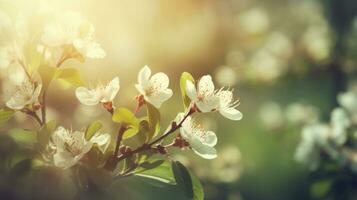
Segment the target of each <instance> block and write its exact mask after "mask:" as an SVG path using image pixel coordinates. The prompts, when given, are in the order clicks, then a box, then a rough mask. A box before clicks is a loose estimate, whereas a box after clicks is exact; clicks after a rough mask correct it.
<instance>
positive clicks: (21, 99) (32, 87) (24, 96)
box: [6, 79, 42, 110]
mask: <svg viewBox="0 0 357 200" xmlns="http://www.w3.org/2000/svg"><path fill="white" fill-rule="evenodd" d="M41 89H42V84H37V83H32V82H31V81H29V80H27V79H26V80H25V81H23V82H22V84H21V85H19V86H17V87H16V90H15V92H14V94H13V95H12V97H11V98H10V100H8V101H7V102H6V106H7V107H9V108H11V109H14V110H21V109H23V108H25V107H26V106H29V105H33V104H36V103H38V97H39V96H40V93H41Z"/></svg>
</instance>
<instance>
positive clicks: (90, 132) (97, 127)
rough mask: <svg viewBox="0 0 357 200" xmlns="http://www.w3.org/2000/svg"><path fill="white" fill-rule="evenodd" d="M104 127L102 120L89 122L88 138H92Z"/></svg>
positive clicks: (86, 136) (86, 133)
mask: <svg viewBox="0 0 357 200" xmlns="http://www.w3.org/2000/svg"><path fill="white" fill-rule="evenodd" d="M102 127H103V125H102V123H101V122H100V121H95V122H92V123H91V124H89V125H88V127H87V129H86V132H85V138H86V140H90V139H91V138H92V137H93V135H94V134H95V133H96V132H98V131H99V130H100V129H101V128H102Z"/></svg>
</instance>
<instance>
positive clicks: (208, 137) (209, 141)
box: [202, 131, 217, 147]
mask: <svg viewBox="0 0 357 200" xmlns="http://www.w3.org/2000/svg"><path fill="white" fill-rule="evenodd" d="M202 138H203V141H202V142H203V143H204V144H206V145H208V146H210V147H214V146H216V144H217V136H216V134H215V133H214V132H213V131H207V132H206V133H205V135H204V136H202Z"/></svg>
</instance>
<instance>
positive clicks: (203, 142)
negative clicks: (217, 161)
mask: <svg viewBox="0 0 357 200" xmlns="http://www.w3.org/2000/svg"><path fill="white" fill-rule="evenodd" d="M183 117H184V113H179V114H178V116H177V118H176V120H175V121H177V122H179V121H181V120H182V119H183ZM180 133H181V136H182V138H183V139H184V140H186V141H187V142H188V143H189V144H190V147H191V148H192V150H193V151H194V152H195V153H196V154H197V155H199V156H201V157H202V158H205V159H213V158H216V157H217V151H216V149H215V148H214V146H215V145H216V144H217V136H216V134H215V133H214V132H212V131H206V130H204V129H203V128H202V127H201V126H200V125H199V124H196V123H195V122H194V121H193V120H192V118H191V117H190V116H188V117H187V118H186V119H185V121H184V122H183V123H182V127H181V128H180Z"/></svg>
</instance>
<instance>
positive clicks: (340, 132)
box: [330, 108, 351, 145]
mask: <svg viewBox="0 0 357 200" xmlns="http://www.w3.org/2000/svg"><path fill="white" fill-rule="evenodd" d="M350 124H351V122H350V119H349V116H348V115H347V113H346V111H345V110H343V109H342V108H336V109H334V110H333V111H332V113H331V134H330V138H331V139H332V140H333V141H334V142H335V143H336V144H337V145H343V144H344V143H345V142H346V140H347V128H348V127H349V126H350Z"/></svg>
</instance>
